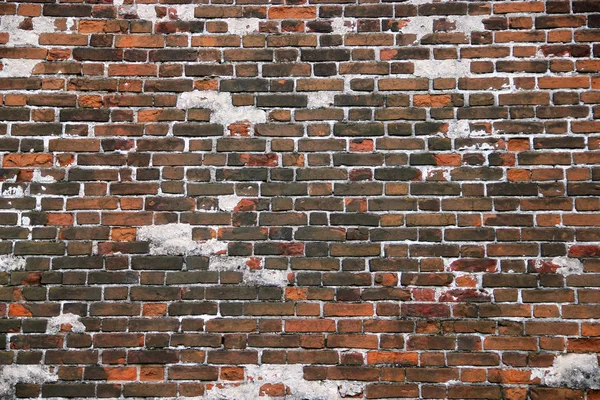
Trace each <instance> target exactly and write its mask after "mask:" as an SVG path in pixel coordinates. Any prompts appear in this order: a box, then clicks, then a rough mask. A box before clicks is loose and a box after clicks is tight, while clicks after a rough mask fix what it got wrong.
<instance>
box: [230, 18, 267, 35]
mask: <svg viewBox="0 0 600 400" xmlns="http://www.w3.org/2000/svg"><path fill="white" fill-rule="evenodd" d="M225 22H227V32H229V33H231V34H234V35H240V36H243V35H247V34H250V33H256V32H258V31H259V25H260V19H258V18H226V19H225Z"/></svg>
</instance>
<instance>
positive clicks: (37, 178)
mask: <svg viewBox="0 0 600 400" xmlns="http://www.w3.org/2000/svg"><path fill="white" fill-rule="evenodd" d="M31 181H32V182H39V183H53V182H56V179H54V177H53V176H52V175H46V176H42V173H41V171H40V170H39V169H34V170H33V176H32V177H31Z"/></svg>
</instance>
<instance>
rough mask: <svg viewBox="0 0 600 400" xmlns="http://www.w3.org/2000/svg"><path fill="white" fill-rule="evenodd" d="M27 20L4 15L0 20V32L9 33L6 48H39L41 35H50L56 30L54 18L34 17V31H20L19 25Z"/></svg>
mask: <svg viewBox="0 0 600 400" xmlns="http://www.w3.org/2000/svg"><path fill="white" fill-rule="evenodd" d="M24 20H25V17H22V16H20V15H3V16H2V18H0V32H8V42H7V43H6V45H5V46H7V47H14V46H38V45H39V39H40V33H49V32H54V31H55V30H56V28H55V26H54V18H49V17H34V18H31V22H32V24H33V29H32V30H24V29H19V25H20V24H21V23H22V22H23V21H24Z"/></svg>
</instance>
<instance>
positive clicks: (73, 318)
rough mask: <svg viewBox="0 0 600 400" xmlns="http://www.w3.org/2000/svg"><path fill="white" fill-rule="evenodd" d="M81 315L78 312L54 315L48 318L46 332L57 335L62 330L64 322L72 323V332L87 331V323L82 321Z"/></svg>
mask: <svg viewBox="0 0 600 400" xmlns="http://www.w3.org/2000/svg"><path fill="white" fill-rule="evenodd" d="M80 319H81V317H80V316H79V315H76V314H71V313H66V314H61V315H59V316H57V317H52V318H50V319H49V320H48V324H47V325H46V333H49V334H51V335H56V334H57V333H59V332H60V329H61V326H62V325H64V324H69V325H71V332H73V333H83V332H85V325H84V324H83V323H82V322H81V321H80Z"/></svg>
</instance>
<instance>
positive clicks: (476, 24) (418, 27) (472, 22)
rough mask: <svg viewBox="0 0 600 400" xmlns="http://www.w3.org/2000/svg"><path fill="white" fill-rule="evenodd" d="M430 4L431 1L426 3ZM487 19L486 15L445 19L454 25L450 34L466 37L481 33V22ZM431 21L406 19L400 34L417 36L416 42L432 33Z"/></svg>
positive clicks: (427, 19)
mask: <svg viewBox="0 0 600 400" xmlns="http://www.w3.org/2000/svg"><path fill="white" fill-rule="evenodd" d="M427 2H428V3H431V1H427ZM486 18H489V16H487V15H473V16H452V15H449V16H448V17H447V19H448V20H449V21H453V22H455V23H456V29H455V30H453V31H452V32H455V33H465V34H466V35H467V36H468V35H469V34H471V33H472V32H477V31H483V30H484V26H483V20H484V19H486ZM433 20H434V18H431V17H425V16H423V17H410V18H406V19H405V21H406V25H404V26H403V27H401V28H400V33H403V34H407V33H408V34H414V35H416V36H417V41H418V40H421V39H422V38H423V37H424V36H425V35H429V34H431V33H434V32H433Z"/></svg>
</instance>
